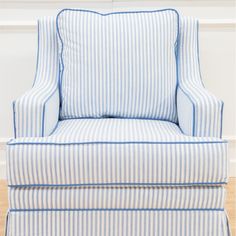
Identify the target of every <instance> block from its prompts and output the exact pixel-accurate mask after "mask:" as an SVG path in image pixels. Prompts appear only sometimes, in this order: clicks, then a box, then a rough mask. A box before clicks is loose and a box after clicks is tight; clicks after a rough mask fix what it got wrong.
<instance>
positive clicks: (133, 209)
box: [10, 208, 224, 212]
mask: <svg viewBox="0 0 236 236" xmlns="http://www.w3.org/2000/svg"><path fill="white" fill-rule="evenodd" d="M35 211H36V212H40V211H224V208H204V209H203V208H189V209H188V208H76V209H67V208H63V209H57V208H56V209H53V208H49V209H10V212H35Z"/></svg>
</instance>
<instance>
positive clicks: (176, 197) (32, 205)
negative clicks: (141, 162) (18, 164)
mask: <svg viewBox="0 0 236 236" xmlns="http://www.w3.org/2000/svg"><path fill="white" fill-rule="evenodd" d="M8 194H9V208H10V209H11V210H24V209H25V210H26V209H31V210H33V209H35V210H36V209H37V210H40V209H50V210H52V209H54V210H57V209H67V210H69V209H146V210H147V209H192V210H193V209H194V210H197V209H204V210H209V209H221V210H223V208H224V200H225V189H224V187H222V186H212V187H209V186H207V187H205V186H204V187H201V186H194V187H179V186H177V187H176V186H175V187H142V188H140V187H119V188H115V187H92V188H91V187H60V188H58V187H44V188H43V187H42V188H38V187H34V188H9V192H8Z"/></svg>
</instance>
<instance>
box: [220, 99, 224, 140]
mask: <svg viewBox="0 0 236 236" xmlns="http://www.w3.org/2000/svg"><path fill="white" fill-rule="evenodd" d="M223 111H224V102H223V101H221V122H220V123H221V124H220V138H222V132H223Z"/></svg>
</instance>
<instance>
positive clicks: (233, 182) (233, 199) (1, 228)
mask: <svg viewBox="0 0 236 236" xmlns="http://www.w3.org/2000/svg"><path fill="white" fill-rule="evenodd" d="M226 189H227V197H226V203H225V207H226V210H227V213H228V216H229V223H230V228H231V232H232V236H234V235H236V178H230V179H229V183H228V185H227V187H226ZM7 193H8V191H7V182H6V181H5V180H0V235H2V236H3V235H4V232H5V220H6V213H7V208H8V204H7V203H8V197H7Z"/></svg>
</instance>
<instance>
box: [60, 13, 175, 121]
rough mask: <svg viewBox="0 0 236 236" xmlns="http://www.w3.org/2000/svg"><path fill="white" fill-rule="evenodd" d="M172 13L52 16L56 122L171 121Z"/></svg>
mask: <svg viewBox="0 0 236 236" xmlns="http://www.w3.org/2000/svg"><path fill="white" fill-rule="evenodd" d="M178 24H179V19H178V13H177V12H176V11H175V10H172V9H166V10H159V11H143V12H120V13H119V12H116V13H108V14H100V13H96V12H92V11H86V10H75V9H72V10H71V9H64V10H62V11H61V12H60V13H59V14H58V16H57V33H58V37H59V42H60V46H61V50H60V59H61V64H62V75H61V94H62V101H61V102H62V108H61V118H62V119H67V118H81V117H95V118H97V117H129V118H130V117H132V118H152V119H160V120H170V121H173V122H176V121H177V112H176V86H177V72H176V46H177V40H178V29H179V28H178Z"/></svg>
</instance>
